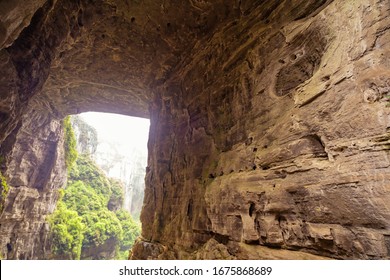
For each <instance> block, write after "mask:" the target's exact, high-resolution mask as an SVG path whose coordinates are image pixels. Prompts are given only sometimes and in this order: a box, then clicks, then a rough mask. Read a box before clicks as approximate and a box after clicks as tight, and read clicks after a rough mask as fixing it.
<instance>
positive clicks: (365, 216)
mask: <svg viewBox="0 0 390 280" xmlns="http://www.w3.org/2000/svg"><path fill="white" fill-rule="evenodd" d="M18 2H20V3H22V2H23V1H18ZM33 2H34V1H33ZM389 4H390V3H389V1H388V0H361V1H341V0H334V1H326V0H323V1H314V0H313V1H303V0H294V1H276V0H275V1H260V2H256V1H197V0H191V1H178V3H176V2H175V1H161V2H160V1H152V0H150V1H125V0H116V1H103V0H101V1H87V0H81V1H62V0H57V1H47V2H46V3H42V1H36V3H35V4H34V5H36V6H34V7H35V9H38V7H41V8H39V9H38V10H37V11H36V12H35V14H34V16H33V17H32V20H31V23H29V24H27V23H25V24H23V26H28V27H27V28H26V29H24V30H23V31H21V32H20V30H19V29H20V28H19V27H18V26H21V25H20V24H15V25H12V24H10V23H9V22H10V21H16V18H18V19H21V18H23V19H26V21H28V20H29V18H31V14H30V11H29V12H27V11H26V10H24V9H22V8H21V7H20V8H18V9H14V10H12V11H14V13H16V14H14V15H11V14H10V13H11V12H9V10H5V11H6V12H5V16H4V15H3V14H0V15H1V17H0V19H1V25H0V43H2V44H3V46H4V47H6V48H3V49H2V50H1V51H0V63H1V65H2V67H1V70H0V72H1V75H0V96H1V99H0V141H1V147H0V152H1V154H2V155H3V156H4V158H5V162H4V163H3V166H2V173H3V174H5V175H6V177H7V179H8V182H9V185H10V186H11V192H10V194H9V195H8V197H7V200H6V205H5V206H6V207H5V210H4V212H3V213H2V216H1V217H0V221H1V226H0V232H1V233H2V234H1V240H0V241H1V242H0V245H1V248H0V249H1V252H2V253H3V255H5V257H7V258H29V259H30V258H45V257H46V255H45V250H44V248H45V242H44V236H45V234H43V233H42V232H43V231H45V230H46V229H44V228H45V221H44V219H45V215H47V214H48V213H50V212H51V211H52V209H53V207H54V205H55V200H56V197H55V195H54V193H55V189H56V188H59V187H61V186H62V185H63V183H64V180H65V179H64V175H61V174H64V173H63V172H64V171H63V168H64V164H63V159H61V154H62V153H63V152H61V151H62V150H61V149H62V148H61V147H62V145H61V143H62V141H63V140H62V138H61V136H60V135H61V125H60V119H61V118H63V117H64V116H65V115H67V114H75V113H78V112H83V111H88V110H97V111H105V112H115V113H122V114H128V115H134V116H149V117H150V120H151V130H150V139H149V143H148V148H149V160H148V167H147V176H146V190H145V200H144V207H143V211H142V215H141V219H142V222H143V232H142V238H141V239H140V240H139V242H138V243H137V244H136V246H135V247H134V248H133V251H132V258H134V259H145V258H180V259H184V258H195V259H196V258H198V259H203V258H207V259H234V258H244V259H245V258H252V259H261V258H268V259H294V258H295V259H308V258H312V259H313V258H326V257H329V258H339V259H388V258H389V256H390V222H389V221H390V209H389V206H388V205H389V202H390V187H389V186H390V184H389V181H390V180H389V179H390V162H389V147H390V146H389V145H390V142H389V139H390V135H389V128H390V119H389V115H388V114H389V108H388V107H387V106H386V105H387V101H386V98H387V97H386V96H387V95H388V94H389V91H390V79H389V77H390V71H389V69H390V61H389V57H390V46H389V42H390V31H389V30H390V20H389V19H390V10H389V9H390V5H389ZM18 7H19V6H18ZM5 18H7V19H10V20H8V21H7V23H5V22H6V21H5V20H3V19H5ZM19 21H20V20H19ZM4 30H5V31H4ZM18 30H19V31H18ZM3 34H6V35H3ZM9 34H14V35H9ZM15 38H17V39H16V40H15ZM1 41H2V42H1ZM33 167H34V168H33ZM22 191H23V192H22ZM23 205H24V207H25V209H30V210H29V211H25V210H23ZM31 209H32V210H31ZM13 229H16V230H15V231H14V230H13ZM8 244H9V245H8ZM15 248H17V249H15Z"/></svg>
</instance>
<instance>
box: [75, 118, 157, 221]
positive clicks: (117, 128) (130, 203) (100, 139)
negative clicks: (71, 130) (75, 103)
mask: <svg viewBox="0 0 390 280" xmlns="http://www.w3.org/2000/svg"><path fill="white" fill-rule="evenodd" d="M77 117H78V118H80V119H81V120H82V121H83V122H85V123H86V124H88V125H89V126H90V127H92V128H93V129H94V130H95V131H96V134H97V137H96V139H90V138H91V137H90V136H89V137H88V135H85V136H87V137H88V138H89V139H82V131H80V127H78V128H77V122H76V121H75V119H76V118H77ZM73 126H74V127H75V129H76V138H77V142H78V150H79V152H85V150H86V149H87V150H88V151H87V152H88V153H90V154H91V157H92V159H93V160H94V161H95V163H96V164H97V165H98V166H99V167H100V168H101V169H102V170H103V171H104V172H105V174H106V175H107V176H108V177H109V178H113V179H117V180H119V181H120V182H122V183H123V185H124V205H123V207H124V208H125V209H126V210H127V211H128V212H130V213H131V215H132V216H133V217H134V218H135V219H137V220H139V216H140V213H141V209H142V204H143V197H144V188H145V175H146V166H147V157H148V150H147V142H148V138H149V127H150V121H149V119H146V118H139V117H132V116H127V115H121V114H113V113H102V112H86V113H81V114H78V115H74V117H73ZM77 130H79V131H77ZM84 133H85V132H84ZM85 141H87V142H85ZM88 141H90V142H91V141H96V143H88ZM82 145H84V147H83V146H82ZM91 145H95V147H93V148H92V147H91ZM80 150H81V151H80Z"/></svg>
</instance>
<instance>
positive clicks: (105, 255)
mask: <svg viewBox="0 0 390 280" xmlns="http://www.w3.org/2000/svg"><path fill="white" fill-rule="evenodd" d="M64 130H65V154H66V156H65V158H66V159H67V158H68V155H69V154H74V155H75V156H74V159H73V161H72V162H71V163H70V164H69V163H68V164H67V171H68V172H67V183H66V185H65V187H64V190H63V191H62V193H63V195H62V196H61V197H60V199H59V201H58V203H57V207H56V210H55V212H54V213H53V214H51V215H50V217H49V219H48V220H49V223H50V228H51V236H52V240H53V245H52V249H53V252H54V255H53V257H54V258H58V259H94V260H101V259H106V260H107V259H127V258H128V252H129V250H130V249H131V247H132V245H133V243H134V242H135V240H136V239H137V238H138V237H139V236H140V234H141V221H140V214H141V209H142V206H143V200H144V190H145V175H146V166H147V157H148V151H147V141H148V134H149V120H148V119H143V118H136V117H129V116H125V115H117V114H109V113H99V112H88V113H82V114H79V115H71V116H69V117H67V118H65V121H64ZM70 135H71V136H70ZM70 139H72V140H70ZM71 143H73V144H71ZM76 151H77V153H76ZM67 162H68V161H67ZM66 211H75V212H76V213H77V214H76V213H75V214H74V215H76V216H77V217H78V218H79V219H80V226H79V227H76V228H79V230H78V231H77V232H78V235H77V234H75V233H74V232H75V231H70V232H69V234H70V235H72V236H74V237H75V238H74V240H76V239H77V238H76V237H77V236H79V235H80V236H82V237H83V238H81V240H82V241H80V242H81V243H80V242H79V243H77V242H74V244H73V243H72V246H71V247H70V248H69V249H70V250H65V249H64V248H65V247H66V246H65V247H64V246H63V245H64V244H63V242H62V241H61V240H62V237H63V234H61V232H59V230H58V229H59V228H62V227H64V228H73V227H71V223H72V221H71V220H69V219H68V220H67V221H63V220H62V219H61V217H63V216H64V215H65V214H66V213H68V212H66ZM72 226H73V224H72ZM75 248H81V249H80V250H78V251H77V250H76V251H77V253H74V252H75Z"/></svg>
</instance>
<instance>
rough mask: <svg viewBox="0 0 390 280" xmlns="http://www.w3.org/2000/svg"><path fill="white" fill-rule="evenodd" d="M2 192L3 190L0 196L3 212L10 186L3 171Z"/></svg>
mask: <svg viewBox="0 0 390 280" xmlns="http://www.w3.org/2000/svg"><path fill="white" fill-rule="evenodd" d="M0 192H1V198H0V213H1V212H3V208H4V202H5V199H6V197H7V194H8V192H9V186H8V185H7V181H6V179H5V177H4V176H3V174H2V173H1V172H0Z"/></svg>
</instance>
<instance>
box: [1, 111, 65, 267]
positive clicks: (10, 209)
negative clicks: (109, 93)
mask: <svg viewBox="0 0 390 280" xmlns="http://www.w3.org/2000/svg"><path fill="white" fill-rule="evenodd" d="M43 111H44V110H43V109H42V108H41V109H39V107H36V110H31V111H30V112H28V114H26V115H25V116H24V117H23V118H22V119H21V121H20V123H21V125H20V128H18V130H17V132H15V133H13V134H11V135H9V136H8V138H7V139H6V140H5V141H4V142H3V144H2V147H1V148H2V149H3V151H7V154H6V156H5V159H6V162H7V163H8V164H7V170H6V173H5V174H6V177H7V178H8V180H7V183H8V185H9V187H10V190H9V193H8V195H7V199H6V201H5V204H4V211H3V212H2V213H1V216H0V220H1V226H0V236H1V238H0V248H1V249H0V250H1V251H0V252H1V255H2V257H3V258H5V259H42V258H45V256H46V255H47V254H48V253H50V251H48V250H50V244H49V243H50V242H47V241H48V240H47V239H48V233H49V227H48V224H47V221H46V216H47V215H48V214H50V213H52V212H53V211H54V209H55V207H56V202H57V199H58V189H59V188H61V187H62V186H63V185H64V182H65V180H66V174H67V172H66V167H65V157H64V149H63V147H64V145H63V144H64V137H63V129H62V122H61V120H56V119H53V117H52V116H50V115H49V116H47V115H45V114H44V113H43Z"/></svg>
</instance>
